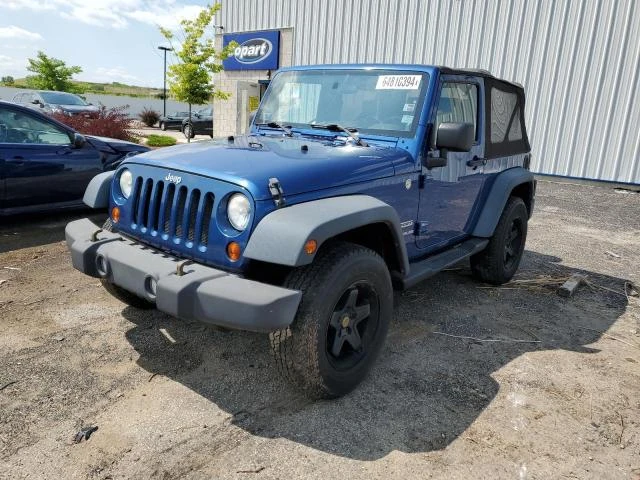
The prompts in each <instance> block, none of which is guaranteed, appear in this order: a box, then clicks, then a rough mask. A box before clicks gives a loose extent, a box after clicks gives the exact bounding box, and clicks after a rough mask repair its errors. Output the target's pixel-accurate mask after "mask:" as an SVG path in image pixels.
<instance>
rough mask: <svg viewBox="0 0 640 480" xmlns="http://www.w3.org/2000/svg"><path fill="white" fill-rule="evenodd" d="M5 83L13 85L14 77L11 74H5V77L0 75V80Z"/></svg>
mask: <svg viewBox="0 0 640 480" xmlns="http://www.w3.org/2000/svg"><path fill="white" fill-rule="evenodd" d="M0 81H1V82H2V83H3V84H5V85H9V86H10V85H13V84H14V83H15V79H14V78H13V77H12V76H11V75H7V76H6V77H2V80H0Z"/></svg>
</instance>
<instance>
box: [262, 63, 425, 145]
mask: <svg viewBox="0 0 640 480" xmlns="http://www.w3.org/2000/svg"><path fill="white" fill-rule="evenodd" d="M428 80H429V76H428V75H427V74H426V73H418V72H399V71H396V70H306V71H290V72H282V73H279V74H278V75H276V77H275V78H274V79H273V81H272V82H271V84H270V85H269V90H268V91H267V93H266V95H265V98H264V99H263V100H262V102H261V103H260V108H259V109H258V112H257V113H256V117H255V123H256V124H257V123H264V124H266V123H269V122H275V123H278V124H280V125H285V126H291V127H293V128H309V127H310V126H313V125H330V124H338V125H341V126H343V127H346V128H349V129H352V128H355V129H357V130H358V132H359V133H360V134H363V133H364V134H366V133H369V134H372V135H387V136H399V137H411V136H413V134H414V133H415V129H416V127H417V124H418V120H419V118H418V117H419V116H420V112H421V110H422V103H423V100H424V93H425V91H426V88H427V84H428Z"/></svg>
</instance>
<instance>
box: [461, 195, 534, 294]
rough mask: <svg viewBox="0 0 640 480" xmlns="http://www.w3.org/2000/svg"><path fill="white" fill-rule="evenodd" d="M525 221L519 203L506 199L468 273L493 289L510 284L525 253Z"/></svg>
mask: <svg viewBox="0 0 640 480" xmlns="http://www.w3.org/2000/svg"><path fill="white" fill-rule="evenodd" d="M528 219H529V214H528V212H527V207H526V205H525V204H524V202H523V201H522V199H521V198H519V197H509V200H508V201H507V205H506V206H505V207H504V210H503V211H502V215H501V216H500V220H499V221H498V225H497V226H496V229H495V231H494V232H493V236H492V237H491V239H490V240H489V244H488V245H487V248H485V249H484V250H483V251H482V252H480V253H477V254H475V255H473V256H472V257H471V271H472V273H473V276H474V277H475V278H477V279H478V280H481V281H483V282H485V283H491V284H493V285H502V284H503V283H507V282H508V281H509V280H511V278H512V277H513V276H514V275H515V273H516V271H517V270H518V266H519V265H520V260H521V259H522V254H523V252H524V245H525V242H526V240H527V220H528Z"/></svg>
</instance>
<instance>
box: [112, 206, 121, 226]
mask: <svg viewBox="0 0 640 480" xmlns="http://www.w3.org/2000/svg"><path fill="white" fill-rule="evenodd" d="M111 220H113V223H118V222H119V221H120V209H119V208H118V207H113V208H112V209H111Z"/></svg>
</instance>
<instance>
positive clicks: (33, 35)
mask: <svg viewBox="0 0 640 480" xmlns="http://www.w3.org/2000/svg"><path fill="white" fill-rule="evenodd" d="M207 3H208V2H207V1H206V0H186V1H178V0H0V77H3V76H6V75H11V76H13V77H14V78H22V77H24V76H26V75H27V74H29V72H27V69H26V66H27V65H28V62H27V59H28V58H35V56H36V54H37V52H38V50H42V51H43V52H44V53H45V54H47V55H48V56H52V57H55V58H59V59H61V60H63V61H64V62H65V63H66V64H67V65H78V66H80V67H81V68H82V70H83V71H82V73H80V74H77V75H75V76H74V78H75V79H77V80H85V81H90V82H105V83H110V82H121V83H127V84H130V85H140V86H147V87H160V88H161V87H162V79H163V52H162V51H161V50H158V46H160V45H168V43H167V42H166V40H165V39H164V37H163V36H162V35H161V34H160V31H159V29H158V26H159V25H160V26H163V27H165V28H169V29H171V30H174V31H175V30H176V29H177V28H178V26H179V21H180V19H182V18H193V17H195V16H196V15H197V13H198V12H199V11H200V10H201V9H202V7H203V6H205V5H206V4H207ZM211 33H212V34H213V28H212V32H211ZM171 62H172V59H171V53H170V52H169V53H168V55H167V63H169V64H170V63H171Z"/></svg>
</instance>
